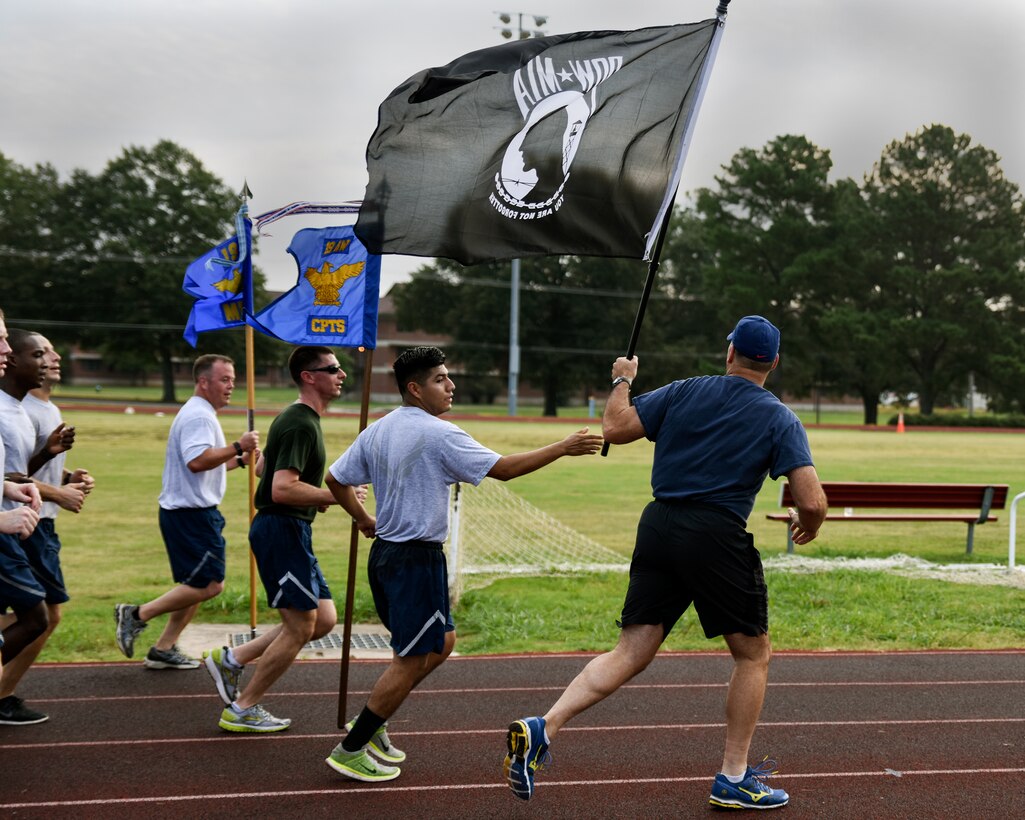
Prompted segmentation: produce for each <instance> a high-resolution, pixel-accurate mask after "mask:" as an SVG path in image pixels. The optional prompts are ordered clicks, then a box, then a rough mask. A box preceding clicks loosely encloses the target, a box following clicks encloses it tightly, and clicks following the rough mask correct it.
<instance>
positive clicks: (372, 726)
mask: <svg viewBox="0 0 1025 820" xmlns="http://www.w3.org/2000/svg"><path fill="white" fill-rule="evenodd" d="M384 721H385V718H383V717H380V716H379V715H375V714H374V713H373V712H371V711H370V710H369V709H368V708H367V707H365V706H364V707H363V711H362V712H360V713H359V717H358V718H356V722H355V723H354V724H353V726H352V729H351V730H350V731H349V734H347V735H346V736H345V740H343V741H342V748H343V749H345V751H347V752H358V751H359V750H360V749H362V748H363V747H364V746H366V745H367V743H368V742H369V741H370V738H372V737H373V736H374V733H375V732H376V731H377V730H378V729H380V728H381V727H382V726H384Z"/></svg>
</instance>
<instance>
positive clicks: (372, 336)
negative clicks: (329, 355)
mask: <svg viewBox="0 0 1025 820" xmlns="http://www.w3.org/2000/svg"><path fill="white" fill-rule="evenodd" d="M288 252H289V253H290V254H291V255H292V256H293V257H294V259H295V261H296V264H297V265H298V266H299V281H298V283H297V284H296V285H295V287H293V288H292V289H291V290H289V291H288V292H287V293H285V294H283V295H282V296H280V297H278V298H277V299H275V300H274V301H273V302H271V303H270V304H269V305H267V307H265V308H264V309H263V310H261V311H260V312H259V313H257V314H256V315H255V316H247V317H246V321H247V322H248V323H249V324H251V325H252V326H253V327H254V328H255V329H256V330H259V331H260V332H261V333H264V334H266V335H268V336H273V337H274V338H276V339H281V340H282V341H285V342H291V343H292V344H297V345H328V346H330V347H365V348H374V347H376V346H377V302H378V293H379V291H380V285H381V257H380V256H377V255H374V254H370V253H367V249H366V248H365V247H363V244H362V243H361V242H360V241H359V240H358V239H357V238H356V237H355V235H354V234H353V232H352V226H351V225H346V226H344V227H339V228H305V229H304V230H301V231H299V232H298V233H297V234H296V235H295V236H293V237H292V242H291V244H290V245H289V246H288Z"/></svg>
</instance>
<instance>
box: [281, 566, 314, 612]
mask: <svg viewBox="0 0 1025 820" xmlns="http://www.w3.org/2000/svg"><path fill="white" fill-rule="evenodd" d="M289 581H291V582H292V583H293V584H295V585H296V586H297V587H299V589H301V590H302V591H303V592H305V593H306V595H307V596H308V597H309V599H310V600H311V601H313V603H315V604H319V603H320V600H319V599H318V598H317V596H316V595H314V594H313V591H312V590H310V589H307V588H306V587H304V586H303V585H302V584H301V583H300V582H299V579H298V578H296V577H295V576H294V575H293V574H292V573H291V572H286V573H285V574H284V575H282V576H281V579H280V580H279V581H278V594H277V595H275V596H274V600H273V601H271V606H272V607H276V606H277V605H278V601H280V600H281V593H282V592H283V590H282V589H281V588H282V587H283V586H284V585H285V584H287V583H288V582H289Z"/></svg>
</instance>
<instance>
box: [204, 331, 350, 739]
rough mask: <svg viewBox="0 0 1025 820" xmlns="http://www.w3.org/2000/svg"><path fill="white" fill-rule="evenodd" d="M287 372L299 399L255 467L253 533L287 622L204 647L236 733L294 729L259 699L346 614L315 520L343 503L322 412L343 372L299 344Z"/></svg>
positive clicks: (227, 725)
mask: <svg viewBox="0 0 1025 820" xmlns="http://www.w3.org/2000/svg"><path fill="white" fill-rule="evenodd" d="M288 371H289V373H290V374H291V376H292V381H294V382H295V383H296V385H298V387H299V397H298V398H297V399H296V401H295V403H293V404H291V405H289V406H288V407H287V408H286V409H285V410H284V411H282V412H281V413H280V414H279V415H278V416H277V418H275V419H274V422H273V423H272V424H271V427H270V431H269V432H268V433H267V444H266V446H265V447H264V450H263V454H262V456H261V458H260V460H259V462H258V463H257V467H256V471H257V475H259V476H260V483H259V486H258V487H257V488H256V508H257V513H256V517H255V518H254V519H253V523H252V525H251V527H250V529H249V544H250V546H251V547H252V548H253V555H255V556H256V566H257V568H258V569H259V571H260V579H261V580H262V581H263V586H264V589H265V590H266V591H267V603H268V605H270V606H271V607H274V608H275V609H277V610H278V613H279V614H280V616H281V624H280V626H276V627H275V628H274V629H272V630H270V631H269V632H266V633H265V634H263V635H259V636H257V637H256V638H255V639H253V640H252V641H249V642H248V643H245V644H242V645H241V646H237V647H234V648H228V647H220V648H218V649H214V650H212V651H210V652H204V653H203V659H204V662H205V664H206V668H207V671H208V672H209V673H210V675H211V676H212V677H213V679H214V683H215V684H216V686H217V692H218V694H219V695H220V696H221V700H223V701H224V704H225V707H224V709H223V710H222V712H221V717H220V720H219V721H218V725H219V726H220V727H221V728H222V729H224V730H226V731H229V732H280V731H283V730H285V729H287V728H288V727H289V725H290V724H291V720H289V719H288V718H277V717H274V715H272V714H270V713H269V712H268V711H267V710H266V709H264V708H263V707H262V706H261V705H260V700H261V699H262V698H263V696H264V695H265V694H266V693H267V690H268V689H269V688H270V687H271V686H272V685H273V684H274V683H275V681H277V680H278V678H280V677H281V676H282V675H283V674H284V673H285V672H286V671H287V670H288V668H289V667H290V666H291V665H292V663H293V662H294V661H295V659H296V657H297V656H298V654H299V651H300V650H301V649H302V648H303V646H304V645H305V644H306V643H307V642H308V641H310V640H315V639H316V638H322V637H323V636H324V635H326V634H327V633H328V632H330V631H331V629H332V627H334V625H335V622H336V621H337V620H338V614H337V611H336V610H335V604H334V601H333V600H332V599H331V590H330V588H329V587H328V585H327V581H326V580H325V579H324V574H323V573H322V572H321V570H320V564H319V563H318V562H317V556H316V555H314V553H313V539H312V524H313V519H314V518H315V517H316V515H317V513H318V512H324V511H326V509H327V507H328V505H330V504H334V503H335V500H334V497H333V496H332V495H331V493H330V492H329V491H328V490H326V489H324V488H323V487H322V486H321V483H322V481H323V478H324V468H325V466H326V464H327V454H326V451H325V449H324V434H323V432H322V431H321V428H320V417H321V416H322V415H323V414H324V413H325V412H326V411H327V408H328V406H329V405H330V404H331V402H332V401H334V400H335V399H336V398H338V396H340V395H341V392H342V384H343V383H344V382H345V371H344V370H342V368H341V365H339V364H338V359H337V358H336V357H335V354H334V353H332V352H331V349H330V348H328V347H298V348H296V349H295V350H293V351H292V355H291V356H289V359H288ZM257 658H259V659H260V663H259V664H257V666H256V671H255V673H254V674H253V677H252V680H251V681H250V682H249V683H248V685H247V686H246V688H245V691H242V689H241V688H240V686H239V683H240V681H241V679H242V671H243V668H244V667H245V665H246V664H249V663H252V662H253V661H255V660H256V659H257Z"/></svg>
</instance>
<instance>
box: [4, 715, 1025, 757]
mask: <svg viewBox="0 0 1025 820" xmlns="http://www.w3.org/2000/svg"><path fill="white" fill-rule="evenodd" d="M994 723H996V724H1017V723H1025V717H987V718H920V719H915V718H911V719H905V720H789V721H760V722H759V723H758V726H759V727H760V728H774V729H789V728H809V727H812V728H815V727H823V728H824V727H835V726H854V727H858V726H970V725H978V724H994ZM725 728H726V724H725V723H654V724H653V723H645V724H632V725H626V726H608V725H603V726H566V727H564V728H563V729H562V730H561V731H563V732H650V731H652V730H662V731H670V732H672V731H694V730H697V729H716V730H720V729H725ZM505 731H506V730H505V729H504V728H503V729H499V728H496V727H487V728H485V729H425V730H412V731H405V730H402V729H395V730H393V731H392V732H391V733H390V734H392V735H394V736H395V737H401V738H414V737H439V736H461V735H474V736H480V735H484V734H488V733H490V732H493V733H494V734H495V736H496V737H504V736H505ZM339 734H340V733H339V732H326V733H323V732H321V733H309V734H301V733H299V732H287V733H274V734H267V735H246V739H245V740H243V739H242V738H239V737H238V736H237V735H232V734H223V735H218V736H214V737H173V738H168V737H161V738H149V739H145V738H138V739H133V740H116V739H111V740H65V741H55V742H53V743H6V744H0V752H17V751H20V752H24V751H28V750H31V749H71V748H88V747H91V746H147V745H166V744H173V743H231V742H234V743H269V742H274V741H278V742H280V741H286V740H337V738H338V737H339Z"/></svg>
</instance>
